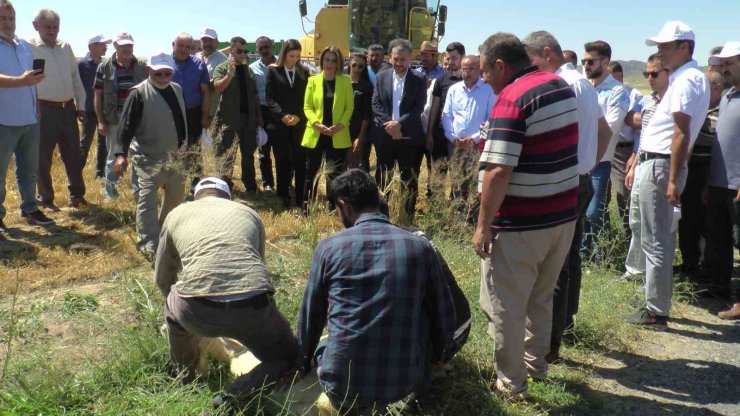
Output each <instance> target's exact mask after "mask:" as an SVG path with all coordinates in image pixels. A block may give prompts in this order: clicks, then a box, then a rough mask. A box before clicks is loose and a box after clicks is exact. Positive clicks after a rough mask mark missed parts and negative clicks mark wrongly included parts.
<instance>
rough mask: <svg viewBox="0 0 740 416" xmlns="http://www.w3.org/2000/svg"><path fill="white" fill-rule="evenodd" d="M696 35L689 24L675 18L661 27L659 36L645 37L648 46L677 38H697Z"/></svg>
mask: <svg viewBox="0 0 740 416" xmlns="http://www.w3.org/2000/svg"><path fill="white" fill-rule="evenodd" d="M695 39H696V36H695V35H694V31H693V30H691V28H690V27H689V25H687V24H686V23H684V22H682V21H680V20H673V21H670V22H666V23H665V24H664V25H663V29H660V33H658V36H655V37H652V38H647V39H645V44H646V45H647V46H656V45H658V44H661V43H668V42H673V41H675V40H695Z"/></svg>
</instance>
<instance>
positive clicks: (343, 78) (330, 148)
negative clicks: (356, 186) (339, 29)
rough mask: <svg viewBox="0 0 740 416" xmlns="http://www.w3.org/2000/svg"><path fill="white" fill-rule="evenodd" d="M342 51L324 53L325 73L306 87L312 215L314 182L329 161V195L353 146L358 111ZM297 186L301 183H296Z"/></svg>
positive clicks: (328, 49) (306, 191)
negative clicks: (352, 122) (354, 114)
mask: <svg viewBox="0 0 740 416" xmlns="http://www.w3.org/2000/svg"><path fill="white" fill-rule="evenodd" d="M343 64H344V57H343V56H342V52H341V51H340V50H339V49H338V48H337V47H335V46H327V47H326V48H324V50H323V51H321V56H320V58H319V65H320V67H321V72H319V73H318V74H316V75H313V76H311V77H310V78H309V79H308V85H307V86H306V95H305V98H304V102H303V111H304V112H305V113H306V118H307V119H308V121H307V123H306V131H305V132H304V133H303V141H302V142H301V146H303V147H304V148H305V149H306V186H305V187H304V188H303V213H304V214H308V199H309V198H310V197H311V196H314V195H315V194H316V188H317V186H316V184H315V183H314V179H315V178H316V174H317V173H318V171H319V167H320V166H321V160H322V159H323V158H325V159H326V166H327V167H328V172H327V175H326V188H327V194H328V191H329V184H330V183H331V180H332V179H334V178H335V177H337V176H338V175H339V173H341V172H342V171H344V170H345V167H346V156H347V149H348V148H350V146H351V145H352V140H351V139H350V134H349V121H350V118H351V117H352V110H353V108H354V98H353V92H352V83H351V81H350V79H349V77H348V76H347V75H344V74H343V73H342V71H341V68H342V65H343ZM296 186H298V183H297V182H296Z"/></svg>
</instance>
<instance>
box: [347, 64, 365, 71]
mask: <svg viewBox="0 0 740 416" xmlns="http://www.w3.org/2000/svg"><path fill="white" fill-rule="evenodd" d="M350 66H351V67H352V68H357V69H360V70H362V69H365V65H363V64H352V65H350Z"/></svg>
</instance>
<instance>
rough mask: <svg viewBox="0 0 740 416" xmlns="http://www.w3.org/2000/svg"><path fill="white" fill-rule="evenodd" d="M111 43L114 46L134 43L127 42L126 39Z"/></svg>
mask: <svg viewBox="0 0 740 416" xmlns="http://www.w3.org/2000/svg"><path fill="white" fill-rule="evenodd" d="M113 43H115V44H116V45H119V46H123V45H133V44H134V41H133V40H128V39H123V40H119V41H116V42H113Z"/></svg>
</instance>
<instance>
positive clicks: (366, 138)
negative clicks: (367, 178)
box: [347, 52, 373, 172]
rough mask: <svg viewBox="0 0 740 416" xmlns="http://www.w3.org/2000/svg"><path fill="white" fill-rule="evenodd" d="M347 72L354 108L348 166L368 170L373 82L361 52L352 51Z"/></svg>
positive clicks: (350, 127)
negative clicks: (352, 93) (353, 96)
mask: <svg viewBox="0 0 740 416" xmlns="http://www.w3.org/2000/svg"><path fill="white" fill-rule="evenodd" d="M347 73H348V74H349V76H350V78H351V79H352V90H353V91H354V94H355V108H354V111H353V112H352V118H351V119H350V121H349V134H350V136H351V137H352V147H351V148H350V149H349V154H348V155H347V161H348V167H350V168H360V169H362V170H364V171H365V172H370V150H371V146H372V140H370V134H369V131H370V121H371V119H372V116H373V109H372V100H373V84H372V82H370V75H369V74H368V72H367V57H366V56H365V54H364V53H362V52H353V53H352V55H350V57H349V65H348V66H347Z"/></svg>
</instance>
